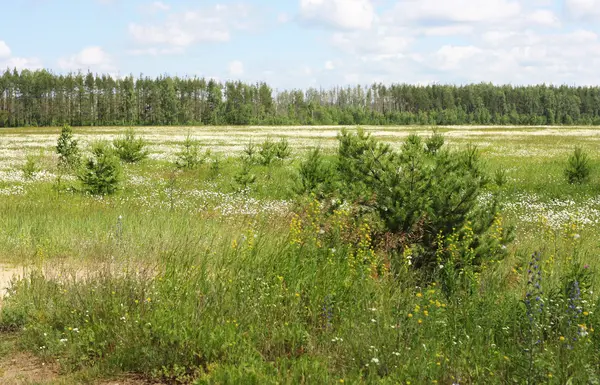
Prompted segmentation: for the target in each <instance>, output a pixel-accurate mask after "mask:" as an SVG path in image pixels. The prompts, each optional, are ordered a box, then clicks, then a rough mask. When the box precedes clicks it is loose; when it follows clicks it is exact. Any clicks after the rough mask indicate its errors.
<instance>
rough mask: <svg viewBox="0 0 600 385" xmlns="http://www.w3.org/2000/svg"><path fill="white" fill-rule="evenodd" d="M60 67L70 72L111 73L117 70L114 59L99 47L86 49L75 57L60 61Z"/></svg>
mask: <svg viewBox="0 0 600 385" xmlns="http://www.w3.org/2000/svg"><path fill="white" fill-rule="evenodd" d="M58 66H59V68H61V69H63V70H68V71H79V70H81V71H86V70H90V71H101V72H110V71H114V70H115V65H114V63H113V59H112V57H111V56H110V55H109V54H107V53H106V52H105V51H104V50H103V49H102V48H101V47H98V46H91V47H86V48H84V49H83V50H81V51H80V52H78V53H76V54H74V55H71V56H68V57H62V58H60V59H59V60H58Z"/></svg>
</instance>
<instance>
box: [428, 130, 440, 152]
mask: <svg viewBox="0 0 600 385" xmlns="http://www.w3.org/2000/svg"><path fill="white" fill-rule="evenodd" d="M444 143H445V139H444V135H442V134H440V133H439V132H438V131H437V130H434V131H433V135H431V136H430V137H429V138H427V140H426V141H425V146H426V147H427V152H428V153H430V154H433V155H435V154H436V153H437V152H438V151H439V150H440V149H441V148H442V147H443V146H444Z"/></svg>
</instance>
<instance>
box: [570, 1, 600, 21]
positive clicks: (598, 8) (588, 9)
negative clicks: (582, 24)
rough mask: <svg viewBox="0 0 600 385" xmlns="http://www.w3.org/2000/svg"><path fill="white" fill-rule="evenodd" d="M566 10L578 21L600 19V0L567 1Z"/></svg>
mask: <svg viewBox="0 0 600 385" xmlns="http://www.w3.org/2000/svg"><path fill="white" fill-rule="evenodd" d="M565 9H566V11H567V13H568V14H569V15H570V16H571V17H572V18H574V19H576V20H586V19H588V20H595V19H600V0H565Z"/></svg>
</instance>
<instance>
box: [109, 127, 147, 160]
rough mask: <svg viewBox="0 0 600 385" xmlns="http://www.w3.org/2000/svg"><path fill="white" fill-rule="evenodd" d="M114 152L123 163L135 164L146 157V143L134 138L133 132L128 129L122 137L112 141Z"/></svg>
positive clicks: (139, 138) (131, 129)
mask: <svg viewBox="0 0 600 385" xmlns="http://www.w3.org/2000/svg"><path fill="white" fill-rule="evenodd" d="M113 146H114V147H115V152H116V154H117V155H118V156H119V158H120V159H121V160H122V161H123V162H127V163H137V162H139V161H141V160H144V159H146V158H147V157H148V150H147V149H146V141H145V140H144V139H143V138H141V137H136V135H135V130H134V129H133V128H129V129H128V130H127V131H125V133H124V134H123V135H121V136H120V137H118V138H116V139H115V140H114V141H113Z"/></svg>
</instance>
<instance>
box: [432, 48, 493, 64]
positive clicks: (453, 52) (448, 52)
mask: <svg viewBox="0 0 600 385" xmlns="http://www.w3.org/2000/svg"><path fill="white" fill-rule="evenodd" d="M481 52H482V50H481V49H480V48H477V47H474V46H472V45H469V46H454V45H445V46H443V47H442V48H440V49H439V50H438V51H437V52H436V53H435V54H434V57H436V59H438V65H437V67H438V68H439V69H441V70H448V69H456V68H459V66H460V65H462V64H463V62H464V61H468V60H471V59H472V58H473V57H474V56H476V55H478V54H480V53H481Z"/></svg>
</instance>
